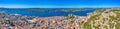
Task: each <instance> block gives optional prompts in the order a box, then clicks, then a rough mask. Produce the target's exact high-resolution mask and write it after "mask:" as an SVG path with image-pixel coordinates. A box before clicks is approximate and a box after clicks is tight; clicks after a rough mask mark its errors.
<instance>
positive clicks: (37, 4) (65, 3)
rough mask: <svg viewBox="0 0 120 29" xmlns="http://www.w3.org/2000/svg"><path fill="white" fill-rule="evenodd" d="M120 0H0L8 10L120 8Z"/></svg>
mask: <svg viewBox="0 0 120 29" xmlns="http://www.w3.org/2000/svg"><path fill="white" fill-rule="evenodd" d="M119 1H120V0H0V7H7V8H84V7H120V2H119Z"/></svg>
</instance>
